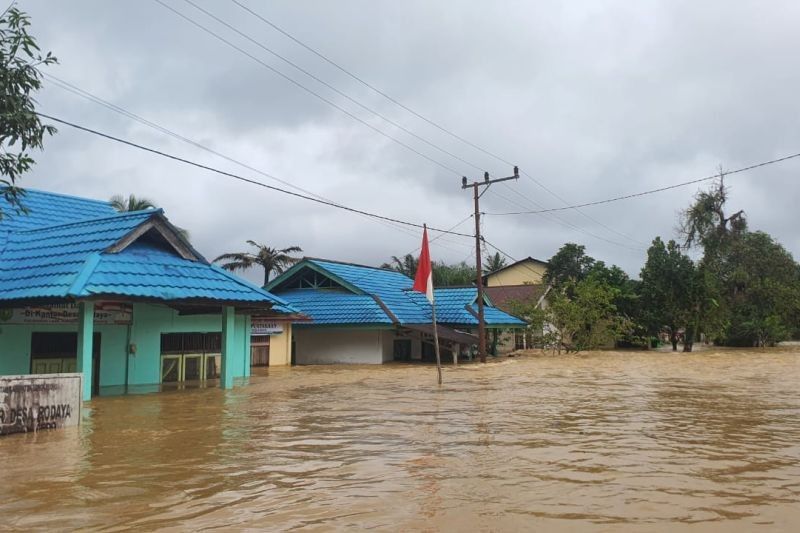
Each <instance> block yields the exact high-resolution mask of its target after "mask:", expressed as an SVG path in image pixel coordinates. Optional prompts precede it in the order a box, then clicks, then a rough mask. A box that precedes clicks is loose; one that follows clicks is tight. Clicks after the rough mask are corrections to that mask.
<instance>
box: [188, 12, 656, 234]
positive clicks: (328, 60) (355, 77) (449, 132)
mask: <svg viewBox="0 0 800 533" xmlns="http://www.w3.org/2000/svg"><path fill="white" fill-rule="evenodd" d="M186 1H188V0H186ZM231 2H233V3H234V4H235V5H237V6H239V7H240V8H241V9H243V10H244V11H246V12H247V13H249V14H250V15H252V16H254V17H255V18H257V19H258V20H260V21H261V22H263V23H264V24H267V25H268V26H270V27H271V28H272V29H274V30H275V31H277V32H279V33H281V34H283V35H284V36H286V37H287V38H289V39H291V40H292V41H293V42H295V43H297V44H298V45H300V46H301V47H303V48H305V49H306V50H308V51H309V52H311V53H312V54H314V55H316V56H317V57H319V58H320V59H322V60H323V61H325V62H326V63H328V64H329V65H331V66H333V67H335V68H336V69H338V70H339V71H341V72H343V73H344V74H346V75H347V76H349V77H350V78H352V79H353V80H355V81H357V82H358V83H360V84H362V85H363V86H365V87H367V88H368V89H370V90H372V91H373V92H375V93H376V94H378V95H380V96H382V97H384V98H385V99H387V100H388V101H390V102H392V103H393V104H395V105H396V106H398V107H400V108H401V109H403V110H405V111H407V112H408V113H410V114H412V115H413V116H415V117H417V118H418V119H420V120H422V121H423V122H425V123H427V124H429V125H431V126H433V127H434V128H436V129H438V130H439V131H441V132H443V133H445V134H447V135H449V136H450V137H452V138H454V139H456V140H458V141H460V142H462V143H464V144H466V145H467V146H469V147H471V148H474V149H475V150H478V151H479V152H481V153H483V154H485V155H488V156H489V157H492V158H493V159H495V160H497V161H500V162H502V163H504V164H506V165H510V166H513V163H511V162H510V161H508V160H507V159H506V158H503V157H501V156H499V155H497V154H496V153H493V152H492V151H490V150H487V149H485V148H483V147H481V146H479V145H477V144H475V143H473V142H472V141H470V140H468V139H466V138H464V137H462V136H460V135H458V134H456V133H455V132H453V131H452V130H450V129H448V128H446V127H444V126H442V125H441V124H439V123H437V122H435V121H433V120H431V119H430V118H428V117H425V116H424V115H422V114H420V113H419V112H417V111H415V110H414V109H412V108H410V107H408V106H407V105H405V104H403V103H402V102H400V101H399V100H397V99H396V98H394V97H392V96H391V95H389V94H387V93H386V92H384V91H382V90H381V89H379V88H377V87H376V86H374V85H372V84H371V83H369V82H367V81H366V80H364V79H363V78H361V77H360V76H358V75H356V74H354V73H353V72H351V71H350V70H348V69H346V68H345V67H343V66H342V65H340V64H339V63H337V62H335V61H334V60H332V59H331V58H329V57H328V56H326V55H325V54H323V53H322V52H320V51H319V50H317V49H315V48H313V47H311V46H309V45H308V44H306V43H304V42H303V41H301V40H300V39H298V38H297V37H295V36H294V35H292V34H291V33H289V32H288V31H286V30H285V29H283V28H281V27H280V26H278V25H277V24H275V23H274V22H272V21H270V20H269V19H267V18H266V17H265V16H263V15H261V14H259V13H258V12H256V11H254V10H253V9H251V8H249V7H248V6H246V5H244V4H243V3H242V2H240V1H238V0H231ZM459 159H460V158H459ZM468 164H469V163H468ZM471 166H473V167H474V165H471ZM522 174H523V175H524V176H525V177H527V178H528V179H530V180H531V181H533V182H534V183H535V184H536V185H538V186H539V187H541V188H542V189H543V190H545V191H546V192H547V193H548V194H550V195H551V196H553V197H554V198H557V199H558V200H559V201H561V202H562V203H564V204H565V205H569V202H568V201H567V200H566V199H564V198H562V197H561V196H559V195H558V194H556V193H555V192H554V191H552V190H551V189H549V188H548V187H547V186H545V185H544V184H543V183H542V182H540V181H539V180H537V179H536V178H534V177H533V176H532V175H530V174H528V173H527V172H525V171H524V170H523V171H522ZM574 210H575V211H576V212H577V213H579V214H580V215H581V216H583V217H584V218H586V219H588V220H589V221H591V222H593V223H595V224H597V225H598V226H600V227H602V228H604V229H606V230H607V231H609V232H611V233H615V234H616V235H618V236H621V237H623V238H625V239H628V240H631V241H633V242H638V241H636V239H634V238H633V237H631V236H630V235H627V234H625V233H622V232H620V231H617V230H615V229H614V228H612V227H610V226H608V225H607V224H604V223H603V222H601V221H599V220H597V219H596V218H594V217H592V216H590V215H588V214H586V213H584V212H582V211H580V210H579V209H577V208H574ZM639 244H641V243H639Z"/></svg>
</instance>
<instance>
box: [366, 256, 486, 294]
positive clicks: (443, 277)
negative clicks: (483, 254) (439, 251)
mask: <svg viewBox="0 0 800 533" xmlns="http://www.w3.org/2000/svg"><path fill="white" fill-rule="evenodd" d="M418 263H419V260H418V259H417V258H416V257H414V256H413V255H411V254H406V255H404V256H402V257H397V256H396V255H393V256H392V260H391V262H389V263H383V264H382V265H381V268H387V269H390V270H395V271H397V272H400V273H401V274H404V275H406V276H408V277H409V278H411V279H414V277H415V276H416V275H417V266H418ZM431 267H432V268H433V286H434V287H453V286H456V285H471V284H472V283H474V282H475V279H476V277H477V273H476V270H475V267H472V266H470V265H468V264H466V263H465V262H463V261H462V262H461V263H457V264H455V265H448V264H447V263H445V262H440V261H434V262H433V263H432V265H431Z"/></svg>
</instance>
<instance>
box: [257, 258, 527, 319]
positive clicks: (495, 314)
mask: <svg viewBox="0 0 800 533" xmlns="http://www.w3.org/2000/svg"><path fill="white" fill-rule="evenodd" d="M309 266H313V267H316V268H317V269H319V270H321V271H323V272H325V273H328V274H329V275H330V277H331V279H334V280H336V281H341V282H343V283H344V284H345V285H347V286H349V288H351V290H352V289H354V290H355V291H356V292H357V293H353V292H349V293H346V292H344V288H343V290H342V291H338V292H336V291H331V290H330V289H311V288H304V289H291V290H281V288H280V287H281V284H282V283H284V282H286V281H288V280H289V279H291V278H292V277H293V276H294V274H296V273H297V272H299V271H300V270H302V269H304V268H307V267H309ZM413 284H414V282H413V280H411V278H409V277H408V276H405V275H404V274H401V273H400V272H396V271H393V270H387V269H382V268H374V267H368V266H361V265H353V264H350V263H340V262H336V261H326V260H322V259H304V260H303V261H302V262H300V263H298V264H297V265H295V267H293V268H292V269H291V270H289V271H287V272H286V273H284V274H283V275H282V276H280V277H278V278H277V279H275V280H273V281H272V283H270V285H269V286H268V287H269V288H271V290H274V291H275V292H277V293H278V294H279V295H280V296H282V297H284V298H286V299H287V300H288V301H290V302H291V303H292V304H295V305H296V306H297V307H299V308H300V309H302V310H303V312H304V313H306V314H308V315H309V316H311V317H312V319H313V321H314V323H322V324H366V323H387V322H385V321H376V320H374V319H376V318H380V317H381V315H382V316H383V317H386V319H389V320H388V323H391V317H389V316H388V315H387V314H386V313H385V312H383V311H382V310H381V308H380V306H379V305H378V304H377V303H376V302H375V300H374V299H373V298H372V296H373V295H374V296H377V297H378V298H379V299H380V300H381V302H383V304H384V305H385V306H386V307H387V308H388V309H389V311H390V312H391V313H392V314H393V315H394V316H396V317H397V320H398V322H399V323H400V324H404V325H410V324H430V322H431V306H430V303H429V302H428V300H427V298H426V297H425V295H424V294H421V293H419V292H416V291H414V290H412V289H411V287H412V285H413ZM476 296H477V290H476V289H475V288H474V287H458V288H442V289H436V290H435V297H436V321H437V322H440V323H444V324H453V325H461V326H474V325H477V324H478V320H477V318H475V315H474V314H472V313H470V312H469V311H468V310H467V309H466V306H467V305H471V304H473V303H474V302H475V300H476ZM484 316H485V318H486V322H487V324H488V325H490V326H492V325H497V326H501V325H502V326H512V325H523V324H524V322H523V321H521V320H520V319H518V318H516V317H513V316H511V315H508V314H506V313H504V312H503V311H500V310H499V309H496V308H494V307H491V306H488V305H487V306H484ZM317 317H319V320H318V318H317Z"/></svg>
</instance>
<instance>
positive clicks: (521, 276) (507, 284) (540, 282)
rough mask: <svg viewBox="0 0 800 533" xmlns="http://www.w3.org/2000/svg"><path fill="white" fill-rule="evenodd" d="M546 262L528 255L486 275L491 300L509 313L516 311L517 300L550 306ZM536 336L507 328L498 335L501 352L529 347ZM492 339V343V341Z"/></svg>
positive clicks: (487, 289) (498, 347)
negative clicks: (548, 304)
mask: <svg viewBox="0 0 800 533" xmlns="http://www.w3.org/2000/svg"><path fill="white" fill-rule="evenodd" d="M547 266H548V264H547V261H541V260H539V259H534V258H533V257H526V258H524V259H521V260H519V261H516V262H515V263H511V264H510V265H507V266H505V267H503V268H500V269H497V270H495V271H494V272H489V273H488V274H486V275H484V277H483V283H484V286H485V289H484V290H485V292H486V295H487V296H488V297H489V300H491V302H492V303H493V304H494V305H495V306H497V308H498V309H501V310H503V311H505V312H507V313H513V312H514V304H515V302H520V303H530V304H534V305H537V306H540V307H545V306H546V305H547V293H548V292H549V289H550V287H549V286H548V285H547V284H546V283H544V275H545V272H547ZM532 337H533V335H532V334H531V332H528V333H527V334H526V333H525V332H524V331H522V330H519V329H515V330H512V331H505V332H503V333H501V334H499V336H498V340H497V349H498V352H500V353H503V352H509V351H512V350H521V349H525V348H528V347H529V346H531V345H532V344H533V338H532ZM491 340H492V339H491V338H490V342H491Z"/></svg>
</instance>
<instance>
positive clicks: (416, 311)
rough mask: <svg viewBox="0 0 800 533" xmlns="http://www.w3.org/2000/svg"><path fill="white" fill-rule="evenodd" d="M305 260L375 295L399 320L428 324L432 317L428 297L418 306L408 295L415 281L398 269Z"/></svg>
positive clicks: (402, 322)
mask: <svg viewBox="0 0 800 533" xmlns="http://www.w3.org/2000/svg"><path fill="white" fill-rule="evenodd" d="M308 261H309V262H311V263H313V264H315V265H317V266H319V267H321V268H323V269H324V270H326V271H328V272H330V273H332V274H333V275H335V276H338V277H339V278H341V279H343V280H345V281H346V282H347V283H349V284H351V285H354V286H355V287H358V288H359V289H360V290H362V291H364V292H365V293H367V294H374V295H376V296H378V298H380V299H381V301H383V303H384V304H385V305H386V307H388V308H389V310H391V312H392V313H394V315H395V316H396V317H397V319H398V320H399V321H400V323H401V324H427V323H430V321H431V313H430V308H429V307H428V306H427V305H426V304H427V301H426V303H425V304H423V305H422V306H420V305H419V304H418V303H416V302H415V301H414V300H413V299H412V298H410V297H409V295H408V290H409V289H411V286H412V285H414V281H413V280H411V278H409V277H408V276H405V275H403V274H401V273H400V272H395V271H393V270H387V269H382V268H373V267H367V266H359V265H352V264H349V263H337V262H335V261H323V260H320V259H309V260H308ZM423 298H424V296H423Z"/></svg>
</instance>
